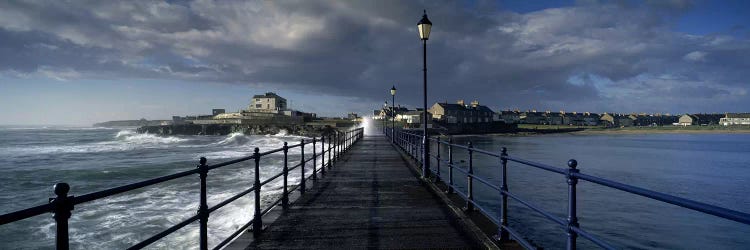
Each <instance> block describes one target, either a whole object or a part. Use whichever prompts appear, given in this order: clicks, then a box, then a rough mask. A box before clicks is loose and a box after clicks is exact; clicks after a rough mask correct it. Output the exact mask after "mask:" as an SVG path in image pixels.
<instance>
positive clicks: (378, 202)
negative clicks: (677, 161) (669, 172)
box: [0, 128, 750, 249]
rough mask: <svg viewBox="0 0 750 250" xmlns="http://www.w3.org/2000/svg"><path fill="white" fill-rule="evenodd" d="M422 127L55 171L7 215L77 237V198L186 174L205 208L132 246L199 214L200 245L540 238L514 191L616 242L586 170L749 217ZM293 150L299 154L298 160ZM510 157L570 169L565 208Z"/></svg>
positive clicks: (524, 242) (452, 244)
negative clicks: (534, 194) (582, 209)
mask: <svg viewBox="0 0 750 250" xmlns="http://www.w3.org/2000/svg"><path fill="white" fill-rule="evenodd" d="M419 132H420V131H408V130H401V129H383V134H385V136H383V135H380V134H378V135H369V136H365V135H364V134H365V133H364V129H363V128H357V129H353V130H349V131H337V132H334V133H330V134H326V135H324V136H321V137H314V138H305V139H301V140H300V141H299V143H295V144H292V143H284V146H283V147H281V148H277V149H272V150H269V151H266V152H260V151H259V149H258V148H255V152H254V153H253V154H252V155H249V156H246V157H243V158H239V159H233V160H230V161H226V162H221V163H217V164H212V165H210V164H208V161H207V159H205V158H201V159H200V160H199V161H198V166H197V167H196V168H194V169H192V170H187V171H183V172H178V173H175V174H171V175H167V176H161V177H156V178H153V179H149V180H145V181H141V182H136V183H132V184H129V185H124V186H118V187H113V188H110V189H105V190H101V191H97V192H93V193H88V194H81V195H69V192H70V191H71V190H74V187H70V185H68V184H66V183H58V184H56V185H54V192H55V194H56V197H51V198H50V199H49V202H46V200H45V202H44V203H43V204H42V205H38V206H34V207H29V208H26V209H22V210H18V211H15V212H11V213H7V214H2V215H0V226H8V225H6V224H11V223H13V222H16V221H19V220H23V219H26V218H30V217H34V216H39V215H43V214H47V213H52V214H53V215H54V216H53V218H50V220H52V219H54V221H55V224H56V225H55V230H56V248H57V249H69V248H70V245H69V244H70V242H69V235H68V232H69V228H70V227H76V225H72V224H71V225H69V223H68V222H69V219H70V218H71V217H72V216H76V215H77V214H76V211H75V210H74V207H78V206H86V205H87V204H86V203H89V202H91V201H94V200H99V199H102V198H106V197H111V196H115V195H118V194H121V193H124V192H128V191H133V190H136V189H140V188H146V187H150V186H152V185H155V184H159V183H163V182H166V181H170V180H174V179H178V178H184V177H191V178H195V177H199V178H197V180H199V181H200V182H199V183H200V195H199V197H197V199H198V200H199V203H198V204H199V205H198V206H197V207H196V211H197V212H196V213H195V214H194V215H193V216H191V217H189V218H187V219H185V220H184V221H181V222H179V223H177V224H175V225H172V226H170V227H168V228H166V229H161V230H162V231H161V232H158V233H156V234H154V235H149V236H143V239H141V242H139V243H137V244H135V245H133V246H131V247H129V249H142V248H145V247H148V246H150V245H151V244H152V243H154V242H157V241H159V240H160V239H162V238H164V237H165V236H167V235H170V234H173V233H178V230H179V229H181V228H184V227H185V226H187V225H190V224H197V225H198V227H199V229H200V232H199V234H198V235H197V236H198V239H197V241H196V242H197V243H198V244H196V248H198V249H209V248H211V249H267V248H273V249H277V248H282V249H286V248H317V249H321V248H322V249H330V248H343V249H351V248H355V249H360V248H402V249H403V248H408V249H425V248H485V249H491V248H502V249H517V248H526V249H536V248H538V247H537V246H536V245H535V244H533V243H532V242H533V239H529V238H527V237H526V236H525V235H523V234H522V233H520V232H519V231H518V230H516V229H515V228H514V226H513V225H511V224H509V223H508V218H509V217H512V216H514V212H515V211H509V209H508V205H507V204H508V202H509V201H510V200H513V201H515V202H518V203H519V204H522V205H523V206H525V207H526V208H528V209H529V210H530V211H533V212H535V213H537V214H538V215H540V216H541V217H543V218H544V219H547V220H549V221H551V222H553V223H555V224H557V225H558V226H559V230H558V231H552V232H549V233H550V235H553V236H554V237H561V239H565V240H566V241H565V242H566V244H565V248H567V249H576V248H577V247H578V244H579V243H577V241H578V240H579V238H580V239H584V240H587V241H589V242H590V243H593V244H594V245H596V246H599V247H601V248H605V249H616V248H617V246H614V245H612V244H610V243H609V242H607V241H606V240H605V239H603V238H601V237H600V236H598V235H596V234H594V233H591V232H589V231H587V223H589V222H587V221H586V220H581V219H579V217H578V212H577V210H578V206H577V204H578V202H577V198H576V197H577V193H578V191H577V188H576V187H577V184H578V183H579V182H582V181H585V182H589V183H591V184H595V185H597V187H601V188H611V189H615V190H619V191H623V192H627V193H630V194H633V195H637V196H640V197H644V198H648V199H652V200H655V201H659V202H664V203H669V204H672V205H675V206H679V207H683V208H686V209H689V210H693V211H697V212H701V213H705V214H709V215H713V216H716V217H718V218H723V219H727V220H731V221H736V222H739V223H743V224H745V225H750V214H747V213H744V212H740V211H734V210H730V209H727V208H722V207H718V206H714V205H710V204H706V203H701V202H697V201H693V200H688V199H684V198H681V197H677V196H672V195H669V194H665V193H660V192H656V191H652V190H648V189H643V188H639V187H636V186H632V185H628V184H625V183H620V182H616V181H612V180H608V179H605V178H601V177H597V176H592V175H589V174H585V173H584V171H582V170H581V169H579V168H578V162H577V161H576V160H574V159H570V160H569V161H568V162H567V166H566V167H558V166H552V165H546V164H542V163H537V162H534V161H531V160H527V159H521V158H517V157H514V156H512V155H509V153H508V151H507V149H505V148H502V150H501V151H499V152H489V151H485V150H483V149H481V148H475V147H474V146H473V145H472V144H471V143H469V144H468V145H459V144H455V143H453V142H452V140H451V138H445V137H438V136H432V137H428V138H424V137H423V135H422V134H421V133H419ZM425 142H426V143H425ZM306 147H307V148H308V149H305V148H306ZM290 149H299V153H297V151H295V153H294V154H292V153H290V151H289V150H290ZM310 149H311V150H310ZM306 150H310V151H312V152H310V151H307V152H306ZM458 150H461V151H465V152H466V154H464V157H465V159H457V158H455V157H454V153H456V152H458ZM272 154H273V155H276V156H281V157H283V158H282V159H283V168H282V170H281V172H279V173H271V174H273V175H272V176H270V177H265V178H264V179H261V178H260V176H259V173H260V169H261V168H260V167H261V166H262V165H263V164H266V163H265V162H264V160H265V159H267V158H268V156H269V155H272ZM478 155H483V156H485V157H494V158H496V159H497V164H498V165H497V166H498V167H499V169H500V170H501V173H502V174H501V175H500V178H499V179H489V178H487V177H486V176H481V175H478V174H476V173H475V172H474V170H473V169H474V165H473V164H474V163H473V159H474V157H477V156H478ZM292 158H293V159H299V161H291V162H290V161H289V159H292ZM462 158H463V157H462ZM240 162H253V163H254V164H252V165H254V172H253V175H254V176H248V178H252V180H253V184H252V185H251V186H249V187H243V188H246V189H244V191H241V192H239V193H237V194H235V195H233V196H232V197H230V198H227V199H225V200H223V201H217V202H216V203H215V204H209V202H208V201H207V193H208V188H207V182H206V179H207V178H210V176H209V173H210V172H211V171H212V170H214V169H217V168H221V167H224V166H228V165H232V164H236V163H240ZM509 162H512V163H514V164H516V166H515V167H529V168H536V169H541V170H544V171H548V172H551V173H556V174H559V175H561V176H562V177H563V178H560V181H564V182H565V183H566V184H567V186H568V188H567V194H566V195H565V196H563V197H560V200H563V201H566V202H567V204H568V206H567V215H566V216H560V215H558V214H554V213H551V212H549V211H546V210H544V209H542V208H540V207H539V206H537V205H535V204H534V203H533V202H530V201H529V200H527V198H528V197H520V196H519V195H518V194H516V193H513V192H512V190H513V187H509V186H508V183H507V179H509V178H513V176H508V175H507V173H506V169H507V167H508V166H507V165H508V163H509ZM431 164H432V166H431ZM441 166H442V168H441ZM441 169H443V171H444V172H441ZM292 171H295V172H297V173H300V176H302V177H303V178H299V180H298V182H297V183H289V182H288V175H289V173H291V172H292ZM458 178H462V179H465V180H466V186H465V187H463V186H457V185H456V184H455V183H454V180H455V179H458ZM281 180H283V189H281V190H282V191H281V194H280V195H278V196H273V195H272V196H270V197H273V198H275V199H274V200H273V201H261V196H262V195H264V192H268V191H267V190H266V189H267V187H265V188H264V186H265V185H266V184H269V183H271V182H273V181H277V182H281ZM476 185H485V186H486V187H488V188H490V189H491V190H494V191H495V192H497V194H499V200H498V201H499V202H498V203H497V204H499V205H492V207H490V206H488V204H487V203H481V202H477V201H475V199H474V197H475V193H474V192H475V191H474V190H475V188H474V187H475V186H476ZM242 197H253V198H254V206H253V207H252V208H250V207H249V208H247V210H248V211H247V212H248V213H249V214H252V215H253V217H252V219H250V221H247V223H245V224H244V225H243V226H241V227H239V228H237V229H236V231H235V232H234V233H232V234H231V235H229V236H228V237H226V238H224V239H220V240H221V242H220V243H218V244H214V243H211V245H209V241H208V238H209V235H211V232H210V231H209V228H208V226H207V224H208V221H209V220H212V219H216V218H214V217H211V216H209V215H211V213H212V212H214V211H216V210H218V209H220V208H222V207H224V206H226V205H227V204H229V203H232V202H234V201H236V200H237V199H239V198H242ZM265 197H269V196H265ZM40 203H41V202H40ZM521 223H523V222H521ZM76 230H87V229H86V228H76ZM612 230H617V229H616V228H613V229H612ZM0 237H1V236H0ZM222 238H223V237H222ZM78 247H82V246H78Z"/></svg>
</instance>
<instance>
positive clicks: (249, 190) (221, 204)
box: [208, 187, 255, 213]
mask: <svg viewBox="0 0 750 250" xmlns="http://www.w3.org/2000/svg"><path fill="white" fill-rule="evenodd" d="M252 191H255V187H250V188H248V189H247V190H245V191H242V192H240V193H238V194H235V195H234V196H232V197H230V198H229V199H226V200H224V201H222V202H220V203H219V204H216V205H214V206H213V207H211V208H209V209H208V213H212V212H213V211H216V210H218V209H219V208H221V207H223V206H226V205H227V204H229V203H232V202H233V201H235V200H237V199H239V198H241V197H242V196H245V195H247V194H249V193H250V192H252Z"/></svg>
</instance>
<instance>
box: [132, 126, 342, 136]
mask: <svg viewBox="0 0 750 250" xmlns="http://www.w3.org/2000/svg"><path fill="white" fill-rule="evenodd" d="M335 130H337V128H335V127H331V126H311V125H291V124H290V125H255V124H204V125H199V124H180V125H154V126H141V127H139V128H137V129H136V132H137V133H141V134H144V133H148V134H158V135H228V134H231V133H243V134H246V135H268V134H278V133H280V132H282V131H285V132H286V133H287V134H291V135H299V136H310V137H312V136H321V135H326V134H330V133H333V132H334V131H335Z"/></svg>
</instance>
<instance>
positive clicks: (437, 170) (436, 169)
mask: <svg viewBox="0 0 750 250" xmlns="http://www.w3.org/2000/svg"><path fill="white" fill-rule="evenodd" d="M436 139H437V140H436V141H435V142H436V144H435V150H436V151H437V158H436V159H437V160H436V161H435V163H437V166H435V182H439V181H440V161H441V160H442V159H440V137H437V138H436ZM428 144H429V141H428ZM430 161H431V160H430Z"/></svg>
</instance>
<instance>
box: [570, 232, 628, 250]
mask: <svg viewBox="0 0 750 250" xmlns="http://www.w3.org/2000/svg"><path fill="white" fill-rule="evenodd" d="M570 229H571V230H573V231H574V232H576V233H577V234H578V235H580V236H582V237H583V238H586V239H588V240H590V241H591V242H594V244H596V245H598V246H600V247H602V248H606V249H617V248H615V247H614V246H612V245H610V244H608V243H607V242H604V241H602V240H600V239H599V238H597V237H596V236H594V235H592V234H590V233H589V232H586V231H584V230H583V229H581V228H580V227H570Z"/></svg>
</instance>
